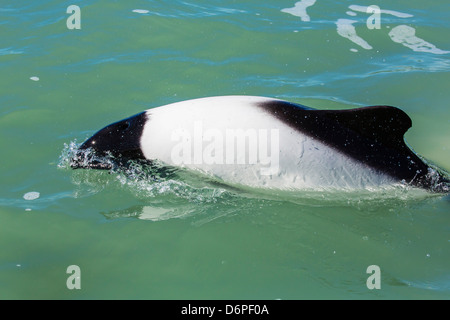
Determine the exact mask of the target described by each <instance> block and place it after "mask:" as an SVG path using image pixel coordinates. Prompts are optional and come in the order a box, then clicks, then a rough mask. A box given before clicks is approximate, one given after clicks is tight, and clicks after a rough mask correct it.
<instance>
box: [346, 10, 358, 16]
mask: <svg viewBox="0 0 450 320" xmlns="http://www.w3.org/2000/svg"><path fill="white" fill-rule="evenodd" d="M346 13H347V14H348V15H349V16H352V17H354V16H356V15H357V14H356V12H353V11H347V12H346Z"/></svg>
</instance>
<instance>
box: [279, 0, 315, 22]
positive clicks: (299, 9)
mask: <svg viewBox="0 0 450 320" xmlns="http://www.w3.org/2000/svg"><path fill="white" fill-rule="evenodd" d="M315 3H316V0H302V1H298V2H296V3H295V5H294V7H292V8H286V9H282V10H281V12H286V13H289V14H292V15H293V16H296V17H300V19H302V21H305V22H308V21H311V19H310V17H309V15H308V13H306V8H308V7H311V6H312V5H314V4H315Z"/></svg>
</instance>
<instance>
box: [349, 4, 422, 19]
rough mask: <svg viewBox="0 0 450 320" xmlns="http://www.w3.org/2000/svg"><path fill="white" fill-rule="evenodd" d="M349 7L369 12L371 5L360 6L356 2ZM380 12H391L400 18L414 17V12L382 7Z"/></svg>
mask: <svg viewBox="0 0 450 320" xmlns="http://www.w3.org/2000/svg"><path fill="white" fill-rule="evenodd" d="M349 8H350V9H351V10H353V11H358V12H364V13H367V8H369V7H368V6H358V5H356V4H353V5H351V6H349ZM380 13H385V14H390V15H392V16H395V17H398V18H412V17H414V16H413V15H412V14H409V13H403V12H398V11H393V10H383V9H381V10H380Z"/></svg>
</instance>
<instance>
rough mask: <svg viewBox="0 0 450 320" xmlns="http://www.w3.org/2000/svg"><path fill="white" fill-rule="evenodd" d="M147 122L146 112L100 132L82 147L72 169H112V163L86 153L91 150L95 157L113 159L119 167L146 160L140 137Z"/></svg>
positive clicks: (118, 122)
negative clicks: (136, 160)
mask: <svg viewBox="0 0 450 320" xmlns="http://www.w3.org/2000/svg"><path fill="white" fill-rule="evenodd" d="M147 120H148V117H147V113H146V112H145V111H144V112H141V113H139V114H136V115H134V116H131V117H129V118H126V119H124V120H121V121H117V122H114V123H112V124H110V125H108V126H106V127H104V128H103V129H101V130H99V131H98V132H97V133H95V134H94V135H93V136H92V137H91V138H89V139H88V140H86V141H85V142H84V143H83V144H82V145H81V146H80V148H79V151H78V152H77V154H76V156H75V157H74V158H73V159H71V162H70V165H71V167H72V168H73V169H78V168H92V169H111V168H112V165H111V163H110V162H105V161H102V159H101V158H100V159H99V158H97V157H96V158H92V155H91V154H89V153H88V152H86V151H88V150H89V149H91V150H94V151H95V156H98V157H112V158H113V159H115V161H116V162H117V163H118V165H119V166H120V165H125V164H126V163H127V161H128V160H130V159H133V160H135V159H141V160H145V157H144V155H143V153H142V150H141V146H140V137H141V135H142V131H143V129H144V126H145V123H146V122H147ZM87 157H91V158H87Z"/></svg>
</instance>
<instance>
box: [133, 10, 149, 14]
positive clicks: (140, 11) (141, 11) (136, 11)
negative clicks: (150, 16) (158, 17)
mask: <svg viewBox="0 0 450 320" xmlns="http://www.w3.org/2000/svg"><path fill="white" fill-rule="evenodd" d="M133 12H135V13H142V14H145V13H149V12H150V11H148V10H144V9H134V10H133Z"/></svg>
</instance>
